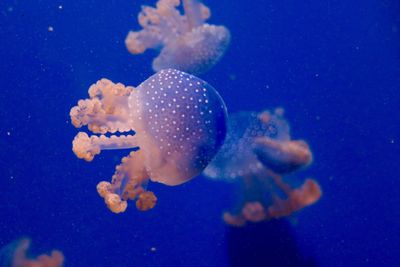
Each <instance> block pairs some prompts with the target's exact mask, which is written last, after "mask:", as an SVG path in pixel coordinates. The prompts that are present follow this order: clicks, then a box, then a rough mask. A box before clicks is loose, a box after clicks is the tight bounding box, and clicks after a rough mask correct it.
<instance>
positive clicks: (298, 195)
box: [203, 109, 321, 226]
mask: <svg viewBox="0 0 400 267" xmlns="http://www.w3.org/2000/svg"><path fill="white" fill-rule="evenodd" d="M311 161H312V155H311V151H310V149H309V147H308V145H307V143H305V142H304V141H302V140H291V137H290V130H289V125H288V124H287V122H286V121H285V120H284V118H283V109H276V110H275V111H274V112H273V113H271V112H269V111H264V112H262V113H256V112H239V113H236V114H232V115H230V116H229V120H228V134H227V137H226V141H225V143H224V145H223V146H222V148H221V149H220V151H219V152H218V154H217V155H216V157H215V158H214V159H213V161H212V162H211V163H210V164H209V165H208V166H207V168H206V169H205V170H204V172H203V174H204V175H206V176H207V177H209V178H211V179H222V180H227V181H235V182H238V183H239V184H240V185H241V190H242V191H243V192H242V194H241V198H242V199H241V200H240V202H239V204H238V206H237V207H236V209H235V210H234V211H232V212H226V213H225V214H224V217H223V218H224V220H225V222H226V223H228V224H230V225H235V226H242V225H244V224H245V223H246V221H252V222H259V221H263V220H268V219H271V218H280V217H285V216H289V215H290V214H292V213H293V212H295V211H298V210H300V209H302V208H304V207H306V206H308V205H311V204H313V203H315V202H316V201H317V200H318V199H319V198H320V196H321V190H320V188H319V185H318V184H317V182H316V181H314V180H312V179H307V180H306V181H305V182H304V183H303V184H302V185H301V186H300V187H298V188H292V187H291V186H290V185H289V184H287V183H286V182H285V181H284V180H283V177H282V175H283V174H290V173H293V172H294V171H296V170H299V169H300V168H302V167H304V166H307V165H309V164H310V163H311Z"/></svg>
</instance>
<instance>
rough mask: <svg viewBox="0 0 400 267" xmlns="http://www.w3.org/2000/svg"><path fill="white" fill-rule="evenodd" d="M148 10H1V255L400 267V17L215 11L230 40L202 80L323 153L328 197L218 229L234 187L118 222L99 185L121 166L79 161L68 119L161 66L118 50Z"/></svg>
mask: <svg viewBox="0 0 400 267" xmlns="http://www.w3.org/2000/svg"><path fill="white" fill-rule="evenodd" d="M153 3H154V2H153V1H145V0H143V1H115V0H114V1H93V0H92V1H67V2H64V1H50V0H42V1H1V2H0V81H1V83H0V90H1V91H0V123H1V124H0V247H1V246H4V245H6V244H7V243H9V242H11V241H12V240H14V239H16V238H19V237H22V236H29V237H31V238H32V240H33V245H32V248H33V252H34V253H35V254H40V253H42V252H45V251H49V250H51V249H52V248H57V249H59V250H61V251H63V253H64V255H65V258H66V261H65V266H149V267H157V266H249V267H254V266H400V254H399V253H398V251H399V250H400V227H399V220H400V209H399V208H398V207H399V205H400V198H399V194H398V188H400V177H399V173H400V165H399V164H398V162H399V159H400V157H399V153H400V146H399V144H400V138H399V137H400V126H399V125H400V113H399V105H400V93H399V91H398V90H399V88H400V36H399V32H400V4H399V2H398V1H394V0H393V1H390V0H385V1H379V0H369V1H365V0H353V1H337V0H326V1H317V0H310V1H294V0H284V1H281V0H270V1H264V0H263V1H261V0H255V1H239V0H238V1H228V0H221V1H214V2H212V1H206V4H207V5H208V6H209V7H210V8H211V10H212V14H213V16H212V18H211V20H210V21H211V22H212V23H215V24H224V25H225V26H227V27H228V28H229V29H230V31H231V34H232V41H231V46H230V48H229V50H228V51H227V53H226V55H225V56H224V58H223V59H222V60H221V62H220V63H218V64H217V65H216V66H215V67H214V68H213V69H212V70H211V71H209V72H208V73H206V74H205V75H202V76H201V77H202V78H203V79H204V80H206V81H207V82H209V83H210V84H212V85H213V86H214V87H215V88H216V89H217V90H218V91H219V92H220V94H221V95H222V97H223V98H224V100H225V102H226V104H227V106H228V109H229V111H230V112H236V111H240V110H262V109H264V108H274V107H277V106H282V107H284V108H285V110H286V116H287V118H288V120H289V122H290V124H291V127H292V133H293V135H294V137H295V138H305V139H306V140H307V141H308V143H309V144H310V146H311V148H312V150H313V153H314V162H313V165H312V166H311V167H310V168H309V169H307V170H306V171H305V172H302V173H301V174H300V175H302V176H304V177H306V175H310V176H312V177H313V178H315V179H317V180H318V181H319V183H320V185H321V187H322V189H323V197H322V198H321V200H320V201H319V202H318V203H317V204H315V205H314V206H311V207H308V208H306V209H304V210H302V211H301V212H299V213H298V214H296V215H295V216H293V217H291V218H290V219H288V220H286V219H284V220H276V221H271V222H267V223H261V224H255V225H250V226H249V227H246V228H239V229H237V228H230V227H227V226H226V225H224V223H223V221H222V220H221V213H222V211H223V210H225V209H228V208H230V207H231V206H232V203H234V200H235V193H234V192H235V191H234V188H233V186H232V185H229V184H225V183H223V182H221V183H219V182H213V181H209V180H206V179H205V178H203V177H198V178H196V179H194V180H192V181H191V182H189V183H186V184H183V185H181V186H177V187H167V186H164V185H161V184H154V183H152V184H150V185H149V186H150V188H151V190H152V191H154V192H157V195H158V198H159V202H158V204H157V207H156V208H155V209H154V210H152V211H149V212H147V213H141V212H138V211H136V210H135V209H134V208H130V209H128V210H127V212H125V213H124V214H119V215H116V214H112V213H111V212H109V210H108V209H107V208H106V207H105V205H104V204H103V201H102V200H101V198H99V197H98V195H97V192H96V189H95V186H96V184H97V182H98V181H100V180H107V179H109V178H110V177H111V175H112V173H113V171H114V166H115V165H116V164H117V163H118V162H119V160H120V158H121V157H122V156H124V155H125V154H126V151H125V152H124V151H121V152H117V151H113V152H110V153H102V154H101V155H99V157H98V158H97V159H96V160H95V161H94V162H92V163H91V164H87V163H86V162H84V161H82V160H79V159H77V158H76V157H75V155H74V154H73V153H72V151H71V141H72V139H73V137H74V136H75V134H76V133H77V131H76V129H75V128H74V127H73V126H72V125H71V124H70V122H69V110H70V108H71V107H72V106H73V105H75V103H76V101H77V100H78V99H80V98H84V97H86V96H87V88H88V87H89V86H90V84H92V83H93V82H95V81H97V80H98V79H100V78H102V77H107V78H109V79H111V80H113V81H120V82H123V83H124V84H130V85H138V84H139V83H140V82H142V81H143V80H144V79H145V78H147V77H148V76H150V75H151V74H152V70H151V67H150V62H151V59H152V58H153V56H154V53H151V52H150V53H146V54H144V55H141V56H132V55H130V54H129V53H128V52H127V51H126V49H125V46H124V38H125V36H126V34H127V32H128V31H129V30H131V29H138V26H137V22H136V14H137V13H138V11H139V10H140V5H141V4H153ZM60 5H61V6H62V9H60V8H59V6H60ZM49 26H51V27H53V29H54V30H53V31H49V30H48V28H49ZM152 248H153V249H152Z"/></svg>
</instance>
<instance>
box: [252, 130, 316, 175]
mask: <svg viewBox="0 0 400 267" xmlns="http://www.w3.org/2000/svg"><path fill="white" fill-rule="evenodd" d="M253 150H254V153H255V154H256V155H257V157H258V159H259V160H260V161H261V162H262V163H263V164H264V165H265V166H268V167H269V168H271V169H272V170H274V171H275V172H278V173H281V174H282V173H289V172H293V171H295V170H297V169H299V168H301V167H304V166H307V165H309V164H310V163H311V161H312V153H311V150H310V148H309V146H308V145H307V143H305V142H304V141H302V140H293V141H292V140H290V141H277V140H273V139H271V138H268V137H260V138H256V139H255V142H254V146H253Z"/></svg>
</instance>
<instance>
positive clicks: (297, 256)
mask: <svg viewBox="0 0 400 267" xmlns="http://www.w3.org/2000/svg"><path fill="white" fill-rule="evenodd" d="M226 234H227V235H226V236H227V252H228V261H229V266H231V267H244V266H246V267H248V266H251V267H263V266H269V267H270V266H274V267H278V266H291V267H293V266H307V267H314V266H318V263H317V261H316V259H315V258H314V257H313V256H312V255H310V254H309V253H306V252H304V251H302V249H301V248H300V247H299V245H298V243H297V241H296V238H295V235H294V233H293V229H292V227H291V225H290V222H289V221H288V220H286V219H276V220H275V219H274V220H270V221H268V222H259V223H250V224H247V225H246V226H245V227H228V228H227V233H226Z"/></svg>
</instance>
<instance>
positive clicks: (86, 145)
mask: <svg viewBox="0 0 400 267" xmlns="http://www.w3.org/2000/svg"><path fill="white" fill-rule="evenodd" d="M137 146H138V144H137V141H136V137H135V136H134V135H121V136H115V135H112V136H110V137H107V136H105V135H101V136H96V135H92V136H89V135H87V134H86V133H84V132H79V133H78V134H77V135H76V136H75V138H74V140H73V141H72V151H74V153H75V155H76V156H77V157H78V158H80V159H84V160H86V161H92V160H93V158H94V157H95V156H96V155H98V154H100V152H101V150H111V149H126V148H134V147H137Z"/></svg>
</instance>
